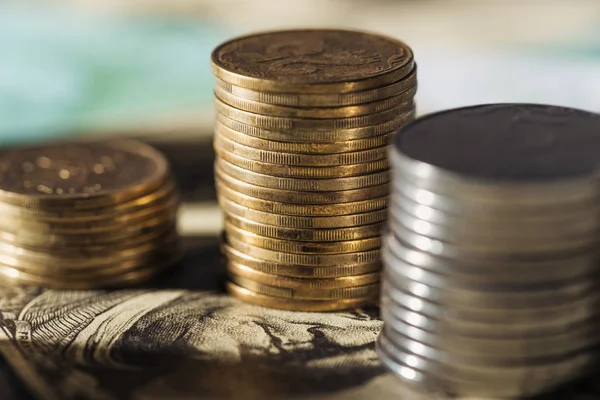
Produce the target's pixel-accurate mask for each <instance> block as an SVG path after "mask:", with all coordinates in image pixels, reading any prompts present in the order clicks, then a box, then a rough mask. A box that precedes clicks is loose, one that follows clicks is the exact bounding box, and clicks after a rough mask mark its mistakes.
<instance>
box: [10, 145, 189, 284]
mask: <svg viewBox="0 0 600 400" xmlns="http://www.w3.org/2000/svg"><path fill="white" fill-rule="evenodd" d="M0 165H2V171H1V174H2V179H0V212H1V213H2V216H3V218H1V219H0V275H1V276H2V280H3V281H6V282H11V283H19V284H31V285H39V286H44V287H51V288H60V289H83V288H98V287H114V286H127V285H132V284H135V283H138V282H141V281H145V280H147V279H149V278H151V277H153V276H155V275H156V274H158V273H159V272H161V271H163V270H164V269H165V268H166V267H168V266H170V265H172V264H173V263H175V261H177V260H178V258H179V257H180V255H181V248H180V246H179V241H178V237H177V232H176V212H177V206H178V200H179V194H178V193H179V192H178V189H177V186H176V184H175V182H174V180H173V176H172V175H171V171H170V169H169V165H168V163H167V161H166V159H165V158H164V157H163V156H162V154H161V153H159V152H158V151H156V150H155V149H153V148H152V147H150V146H147V145H145V144H143V143H139V142H134V141H111V142H95V143H78V144H60V145H55V146H47V147H37V148H28V149H20V150H12V151H6V152H4V153H2V154H0Z"/></svg>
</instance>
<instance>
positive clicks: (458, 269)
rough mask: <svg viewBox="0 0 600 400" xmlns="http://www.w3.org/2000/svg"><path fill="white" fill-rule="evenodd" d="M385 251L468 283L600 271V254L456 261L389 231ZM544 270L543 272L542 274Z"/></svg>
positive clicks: (559, 277)
mask: <svg viewBox="0 0 600 400" xmlns="http://www.w3.org/2000/svg"><path fill="white" fill-rule="evenodd" d="M383 249H384V250H383V251H388V250H389V251H391V252H392V253H393V254H394V256H395V257H397V258H398V259H400V260H402V261H404V262H406V263H408V264H411V265H413V266H415V267H418V268H420V269H424V270H426V271H429V272H435V273H439V274H442V275H448V276H453V275H455V274H456V276H460V277H461V278H464V279H465V282H482V283H496V284H504V283H508V284H510V283H515V282H516V283H520V282H523V283H525V282H539V283H540V284H544V283H545V282H555V281H558V280H562V279H577V278H579V277H581V276H584V275H585V276H587V275H591V274H594V273H596V272H597V271H599V269H600V253H598V251H596V252H593V253H589V254H580V253H576V254H569V253H567V254H565V255H562V256H556V257H552V258H546V259H540V260H534V259H526V258H516V257H514V258H513V259H507V260H497V261H494V260H475V261H474V260H465V259H463V260H456V259H454V260H453V259H450V258H444V257H439V256H436V255H433V254H431V253H428V252H424V251H420V250H419V249H416V248H414V247H411V246H409V245H407V244H406V243H402V242H401V241H400V240H399V239H398V238H397V237H395V236H394V235H391V234H389V233H386V234H384V237H383ZM540 271H543V273H540ZM414 272H415V274H416V275H415V276H414V278H413V279H415V280H419V279H420V278H419V276H420V275H419V274H420V273H421V271H417V270H415V271H414ZM467 277H468V280H467Z"/></svg>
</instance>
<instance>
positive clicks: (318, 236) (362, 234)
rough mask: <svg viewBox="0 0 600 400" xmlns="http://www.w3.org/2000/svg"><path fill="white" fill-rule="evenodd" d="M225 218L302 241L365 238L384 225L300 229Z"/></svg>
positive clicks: (259, 232)
mask: <svg viewBox="0 0 600 400" xmlns="http://www.w3.org/2000/svg"><path fill="white" fill-rule="evenodd" d="M225 219H226V220H227V221H229V222H230V223H231V224H233V225H235V226H237V227H238V228H241V229H244V230H247V231H250V232H252V233H255V234H257V235H260V236H267V237H272V238H275V239H287V240H297V241H302V242H319V241H323V242H342V241H345V240H358V239H366V238H370V237H375V236H378V235H380V234H381V229H382V228H383V225H384V224H383V222H379V223H375V224H370V225H362V226H351V227H345V228H328V229H325V228H324V229H301V228H284V227H280V226H274V225H265V224H261V223H259V222H255V221H252V220H249V219H246V218H241V217H238V216H235V215H232V214H226V217H225Z"/></svg>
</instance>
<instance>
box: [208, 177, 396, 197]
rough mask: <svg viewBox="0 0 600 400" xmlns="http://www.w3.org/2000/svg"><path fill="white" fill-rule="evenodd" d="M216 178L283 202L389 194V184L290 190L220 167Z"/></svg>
mask: <svg viewBox="0 0 600 400" xmlns="http://www.w3.org/2000/svg"><path fill="white" fill-rule="evenodd" d="M215 178H216V179H218V180H220V181H221V182H223V183H224V184H225V185H227V186H228V187H230V188H231V189H233V190H235V191H237V192H239V193H242V194H245V195H248V196H252V197H257V198H259V199H264V200H271V201H277V202H281V203H292V204H338V203H349V202H355V201H360V200H368V199H374V198H377V197H382V196H387V195H388V194H389V185H388V184H384V185H377V186H371V187H368V188H362V189H352V190H341V191H337V192H294V191H289V190H281V189H271V188H265V187H261V186H255V185H252V184H249V183H245V182H242V181H240V180H239V179H235V178H233V177H231V176H229V175H227V174H225V173H223V172H222V171H220V170H219V169H218V168H216V169H215Z"/></svg>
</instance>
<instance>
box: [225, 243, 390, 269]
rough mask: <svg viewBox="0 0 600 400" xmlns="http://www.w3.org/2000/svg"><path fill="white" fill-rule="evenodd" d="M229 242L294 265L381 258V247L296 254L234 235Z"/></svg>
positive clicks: (251, 253)
mask: <svg viewBox="0 0 600 400" xmlns="http://www.w3.org/2000/svg"><path fill="white" fill-rule="evenodd" d="M227 243H229V245H230V246H231V247H232V248H234V249H236V250H238V251H241V252H244V253H245V254H248V255H249V256H251V257H256V258H259V259H261V260H265V261H274V262H278V263H282V264H292V265H307V266H321V267H326V266H333V265H343V264H370V263H374V262H377V261H378V260H380V258H381V257H380V251H379V249H375V250H368V251H361V252H356V253H343V254H294V253H282V252H279V251H272V250H267V249H263V248H260V247H257V246H252V245H250V244H248V243H244V242H243V241H240V240H238V239H236V238H234V237H227Z"/></svg>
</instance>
